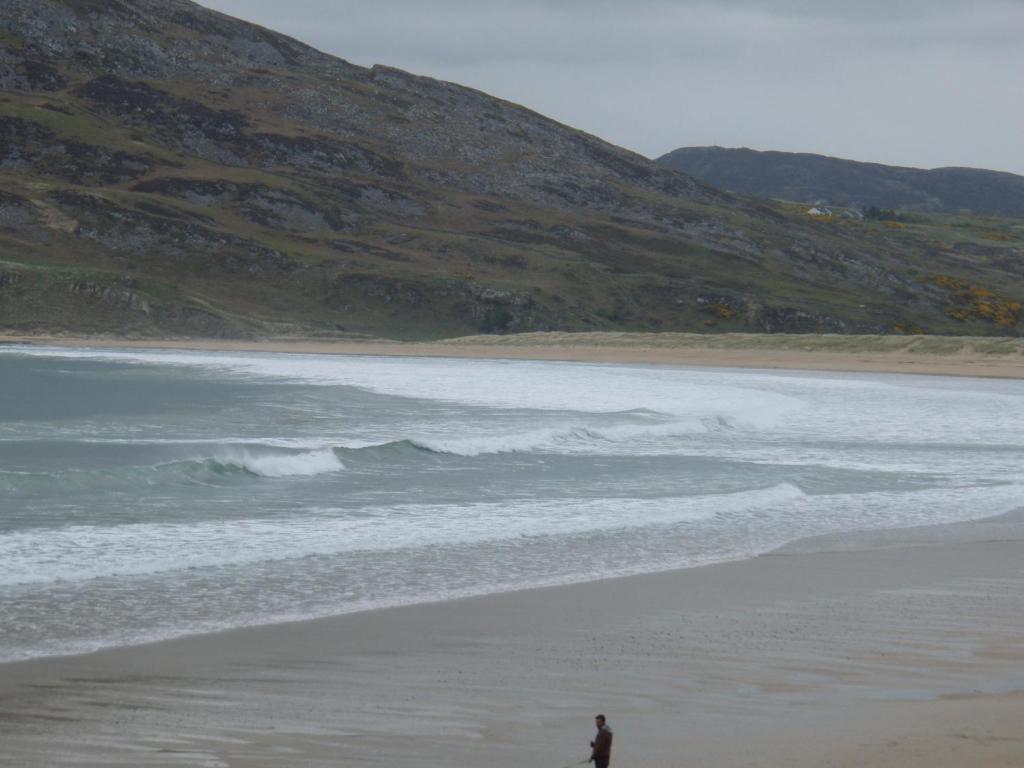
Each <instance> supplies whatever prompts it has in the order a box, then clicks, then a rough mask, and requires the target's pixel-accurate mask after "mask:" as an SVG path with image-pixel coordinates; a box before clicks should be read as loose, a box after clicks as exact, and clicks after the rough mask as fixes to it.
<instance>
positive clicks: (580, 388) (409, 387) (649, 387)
mask: <svg viewBox="0 0 1024 768" xmlns="http://www.w3.org/2000/svg"><path fill="white" fill-rule="evenodd" d="M19 352H20V353H22V354H29V355H35V356H41V357H81V358H90V359H103V360H112V361H122V362H135V363H147V364H156V365H182V366H191V367H197V368H205V369H208V370H216V371H222V372H226V373H233V374H235V375H243V376H255V377H262V378H278V379H292V380H296V381H301V382H304V383H307V384H313V385H319V386H348V387H355V388H359V389H363V390H366V391H369V392H375V393H378V394H383V395H394V396H399V397H407V398H417V399H426V400H434V401H440V402H450V403H461V404H465V405H478V406H487V407H500V408H524V409H534V410H548V411H578V412H584V413H615V412H625V411H634V410H638V409H642V410H649V411H653V412H656V413H661V414H667V415H671V416H676V417H684V418H685V419H688V420H690V421H701V420H705V419H716V418H718V419H726V420H729V421H730V422H731V423H733V424H736V425H743V426H747V427H751V428H763V427H767V426H771V425H773V424H776V423H778V421H779V420H780V419H783V418H785V417H786V416H787V415H789V414H791V413H793V412H795V411H798V410H799V409H800V408H801V407H802V405H803V404H802V403H801V401H800V400H798V399H797V398H794V397H790V396H788V395H786V394H782V393H779V392H771V391H767V390H765V389H763V388H747V387H743V386H737V385H736V384H735V383H727V382H726V381H725V380H723V378H722V377H720V376H719V377H716V379H715V380H712V381H708V380H706V379H704V380H702V378H704V377H702V375H701V373H700V372H695V371H692V370H684V369H671V368H656V367H647V366H635V365H591V364H580V363H551V362H532V361H500V360H465V359H457V360H452V359H443V358H382V357H361V356H337V355H335V356H332V355H291V354H271V353H267V354H233V353H217V352H162V351H160V352H155V351H154V352H150V351H140V350H97V349H56V348H45V347H40V348H32V349H28V350H19ZM740 378H742V377H739V376H735V377H733V379H740Z"/></svg>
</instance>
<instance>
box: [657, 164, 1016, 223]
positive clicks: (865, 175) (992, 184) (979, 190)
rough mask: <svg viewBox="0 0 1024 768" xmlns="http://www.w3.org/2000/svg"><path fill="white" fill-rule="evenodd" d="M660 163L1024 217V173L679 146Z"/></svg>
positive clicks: (779, 192)
mask: <svg viewBox="0 0 1024 768" xmlns="http://www.w3.org/2000/svg"><path fill="white" fill-rule="evenodd" d="M658 162H659V163H661V164H662V165H664V166H666V167H668V168H672V169H674V170H677V171H681V172H683V173H688V174H691V175H692V176H695V177H696V178H698V179H701V180H703V181H705V182H707V183H708V184H712V185H714V186H716V187H720V188H721V189H729V190H733V191H734V192H741V193H743V194H748V195H755V196H757V197H764V198H777V199H782V200H794V201H797V202H803V203H815V202H818V201H825V202H827V203H830V204H832V205H843V206H852V207H858V208H859V207H870V206H874V207H876V208H890V209H891V208H894V209H899V210H907V211H933V212H942V213H976V214H981V215H987V216H1012V217H1019V218H1024V176H1017V175H1015V174H1012V173H1001V172H999V171H986V170H981V169H978V168H935V169H932V170H923V169H920V168H901V167H899V166H892V165H880V164H879V163H861V162H857V161H855V160H842V159H840V158H838V157H826V156H825V155H812V154H806V153H795V152H758V151H756V150H753V149H745V148H743V149H729V148H726V147H683V148H682V149H677V150H675V151H673V152H669V153H668V154H666V155H662V156H661V157H659V158H658Z"/></svg>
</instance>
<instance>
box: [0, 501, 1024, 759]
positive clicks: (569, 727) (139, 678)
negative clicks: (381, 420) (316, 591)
mask: <svg viewBox="0 0 1024 768" xmlns="http://www.w3.org/2000/svg"><path fill="white" fill-rule="evenodd" d="M1022 555H1024V514H1022V513H1021V512H1017V513H1010V514H1008V515H1002V516H999V517H995V518H986V519H982V520H977V521H972V522H965V523H953V524H949V525H941V526H927V527H919V528H904V529H894V530H888V531H877V532H869V533H861V534H848V535H844V536H836V535H828V536H824V537H818V538H815V539H805V540H799V541H795V542H791V543H790V544H787V545H785V546H783V547H781V548H779V549H777V550H774V551H772V552H770V553H768V554H765V555H761V556H757V557H753V558H749V559H745V560H739V561H731V562H724V563H718V564H713V565H705V566H698V567H694V568H686V569H681V570H675V571H663V572H658V573H650V574H640V575H633V576H622V577H613V578H609V579H604V580H599V581H590V582H584V583H578V584H570V585H561V586H551V587H541V588H527V589H523V590H518V591H514V592H504V593H497V594H490V595H482V596H475V597H465V598H458V599H455V600H448V601H443V602H435V603H421V604H414V605H407V606H397V607H389V608H381V609H377V610H370V611H366V612H359V613H351V614H344V615H340V616H333V617H327V618H320V619H313V620H309V621H299V622H292V623H287V624H275V625H265V626H258V627H246V628H239V629H231V630H226V631H223V632H218V633H214V634H207V635H194V636H189V637H181V638H175V639H171V640H165V641H160V642H155V643H149V644H146V645H139V646H131V647H120V648H111V649H106V650H102V651H98V652H95V653H90V654H85V655H78V656H64V657H46V658H36V659H30V660H26V661H18V662H10V663H6V664H3V665H0V737H2V738H3V740H4V741H5V743H7V744H8V745H9V748H10V749H11V750H13V754H14V755H16V756H17V755H22V756H23V757H25V758H26V762H24V763H23V764H25V765H31V764H32V763H31V761H28V760H27V758H28V757H30V756H35V757H36V758H37V759H41V760H42V755H45V756H46V759H45V760H43V761H42V762H41V763H39V764H46V765H63V764H64V763H62V762H60V759H59V756H60V754H72V752H69V751H67V750H72V751H73V752H74V754H75V757H74V761H75V764H76V765H96V766H99V765H105V764H107V763H106V762H104V761H105V760H106V759H107V757H108V756H109V755H110V754H132V755H133V756H134V758H133V759H136V760H137V761H136V762H135V763H133V764H136V765H139V766H164V765H180V764H194V763H193V762H185V763H181V762H176V761H174V760H170V759H168V758H167V755H168V754H170V753H174V754H179V755H187V756H188V759H189V760H194V761H195V762H199V761H200V760H199V759H200V758H202V759H203V760H210V761H213V762H210V763H209V764H211V765H212V764H224V765H231V766H239V767H240V768H250V767H252V768H255V767H256V766H263V765H272V764H274V763H272V762H267V761H266V760H265V756H266V755H268V754H270V755H273V754H277V755H278V757H280V756H281V755H282V754H285V753H294V754H295V755H296V756H298V755H299V754H301V755H302V759H303V761H304V762H303V763H302V764H303V765H311V766H320V765H324V766H327V765H353V766H355V765H377V764H379V765H396V766H402V765H409V766H413V765H416V766H419V765H423V766H428V767H429V766H442V765H450V766H462V765H465V766H473V765H480V764H485V763H486V764H490V765H495V766H504V765H509V766H512V765H517V764H520V763H521V762H524V761H523V760H521V758H522V757H523V755H524V754H525V755H527V756H529V757H530V758H531V759H532V760H533V761H534V762H536V764H538V765H543V764H547V763H548V762H550V763H551V764H556V763H557V764H559V765H561V764H565V763H568V762H569V757H572V755H573V754H574V753H573V752H572V751H567V750H565V749H564V748H563V746H562V743H563V741H566V740H568V741H570V743H571V739H572V738H573V737H574V733H575V730H579V728H577V724H576V721H577V720H579V721H580V722H581V724H582V728H583V731H582V732H583V734H584V736H585V733H586V731H585V726H586V723H587V721H588V718H589V716H591V715H592V712H590V710H592V709H595V708H596V709H607V710H610V712H609V719H610V721H611V722H612V724H613V727H614V726H615V725H616V724H618V725H620V727H621V728H622V729H623V731H622V732H623V734H630V735H624V736H623V737H622V744H621V746H619V755H620V756H621V757H620V760H621V761H622V762H627V763H628V764H634V765H638V766H651V767H652V768H660V767H661V766H666V767H668V766H676V765H679V766H682V765H689V764H706V765H716V766H718V765H721V766H732V765H736V766H739V765H748V764H749V765H755V764H765V763H770V764H781V763H783V762H786V763H788V764H792V765H796V766H808V768H809V766H811V765H817V764H820V759H821V755H822V754H827V755H829V756H830V757H831V759H833V760H834V761H835V763H834V764H835V765H839V766H846V765H850V766H852V765H864V766H889V765H893V766H895V765H906V766H922V768H923V766H925V765H929V766H931V765H948V766H963V768H967V766H972V768H973V766H977V765H1004V764H1005V765H1007V766H1009V765H1015V764H1018V763H1014V762H1011V760H1019V759H1020V758H1022V757H1024V740H1021V739H1020V738H1019V737H1016V736H1013V737H1011V735H1010V734H1011V732H1013V733H1015V730H1014V729H1016V728H1017V727H1018V724H1017V722H1016V720H1017V718H1015V717H1014V712H1016V711H1019V703H1020V702H1021V701H1024V694H1022V693H1021V692H1022V691H1024V675H1022V674H1021V673H1020V671H1019V670H1020V662H1021V661H1024V645H1022V644H1021V642H1020V640H1019V638H1020V630H1021V629H1022V628H1024V624H1022V622H1024V620H1022V619H1021V618H1020V617H1021V616H1022V615H1024V613H1022V612H1021V611H1022V609H1024V589H1022V587H1024V574H1022V573H1021V572H1020V569H1019V566H1018V564H1019V562H1020V561H1021V560H1020V558H1021V556H1022ZM979 584H981V585H982V586H979ZM982 593H984V599H983V600H979V599H978V598H979V596H980V594H982ZM943 626H945V627H946V628H947V629H946V630H944V631H943V632H942V633H941V634H938V635H937V634H936V627H943ZM549 687H550V690H549ZM556 691H557V692H558V693H557V694H556V693H555V692H556ZM1015 707H1016V708H1015ZM321 709H322V710H323V711H321ZM596 709H595V711H596ZM612 712H614V713H615V714H614V715H612V714H611V713H612ZM683 713H685V717H682V714H683ZM947 716H951V717H953V718H954V719H955V721H956V723H957V727H958V728H959V731H958V733H959V732H964V733H970V734H973V735H972V739H975V741H974V742H971V743H967V742H961V741H958V740H957V739H958V738H959V737H956V738H953V737H949V736H948V734H945V732H944V731H943V728H946V727H947ZM410 719H411V721H412V724H411V725H410ZM126 720H127V721H128V722H130V723H132V727H130V728H128V729H124V728H123V727H122V725H123V723H124V722H125V721H126ZM392 720H393V721H392ZM509 720H511V722H512V723H514V725H515V728H514V729H513V730H512V732H511V733H509V732H506V731H505V729H504V724H505V723H506V722H508V721H509ZM681 722H686V723H688V724H692V725H695V726H697V730H696V732H694V733H689V732H688V734H687V736H686V739H685V741H686V743H687V748H688V750H689V752H688V757H687V759H686V760H680V761H678V762H677V761H676V760H675V758H674V757H673V748H674V745H675V742H676V740H677V739H678V738H679V737H678V734H677V730H678V727H679V725H680V724H681ZM271 724H273V725H271ZM894 724H898V726H899V728H898V731H899V732H898V733H894V732H892V729H893V726H894ZM766 725H768V726H770V727H766ZM1004 731H1005V733H1004ZM975 732H976V733H975ZM44 734H45V739H44ZM737 734H742V736H743V738H742V739H736V738H735V736H736V735H737ZM638 737H641V738H638ZM949 739H952V742H950V741H949ZM183 742H184V743H183ZM44 743H45V744H46V745H53V746H44ZM893 743H899V744H900V745H901V747H900V749H894V748H893V747H892V744H893ZM951 744H952V745H953V746H957V745H959V752H958V753H957V756H956V759H955V760H943V756H944V755H945V756H946V757H948V756H949V755H947V754H946V753H947V752H949V747H950V745H951ZM73 745H74V746H73ZM865 745H869V746H870V748H871V750H875V751H877V755H876V757H875V759H865V754H866V753H865V749H864V747H865ZM911 746H912V747H913V750H915V751H916V752H915V754H917V753H920V754H919V755H918V756H917V757H915V756H914V755H908V753H907V750H909V749H911ZM62 748H63V749H64V750H65V752H64V753H62V752H60V750H61V749H62ZM111 749H114V750H115V751H114V753H111V752H110V750H111ZM1007 749H1010V750H1011V753H1010V757H1008V758H1007V761H1006V762H1005V763H1004V762H998V761H994V762H993V761H987V760H988V758H987V757H986V755H988V754H989V753H990V752H995V753H1000V754H1001V752H1000V750H1003V751H1005V750H1007ZM19 750H20V751H19ZM39 750H43V751H42V752H39ZM755 753H756V754H759V755H761V756H762V760H759V761H751V762H745V761H744V760H745V759H748V758H749V755H753V754H755ZM894 754H898V755H899V756H900V759H899V760H895V759H893V760H891V761H890V758H892V756H893V755H894ZM744 755H748V757H747V758H745V757H744ZM563 756H564V759H563ZM690 756H694V757H696V758H700V759H697V760H696V762H695V763H694V762H691V759H690ZM844 756H846V757H844ZM559 760H561V762H559ZM217 761H220V762H217ZM481 761H483V762H481ZM887 761H888V762H887ZM525 762H530V761H529V760H526V761H525Z"/></svg>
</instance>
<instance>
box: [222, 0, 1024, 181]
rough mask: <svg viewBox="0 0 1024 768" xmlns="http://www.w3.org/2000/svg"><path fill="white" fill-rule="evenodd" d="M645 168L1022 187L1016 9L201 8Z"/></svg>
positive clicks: (623, 2) (468, 2)
mask: <svg viewBox="0 0 1024 768" xmlns="http://www.w3.org/2000/svg"><path fill="white" fill-rule="evenodd" d="M203 4H204V5H207V6H209V7H211V8H216V9H217V10H220V11H224V12H225V13H229V14H231V15H233V16H239V17H241V18H244V19H248V20H250V21H254V22H257V23H259V24H262V25H263V26H266V27H270V28H273V29H276V30H279V31H281V32H285V33H287V34H289V35H292V36H293V37H297V38H299V39H300V40H302V41H304V42H307V43H309V44H311V45H314V46H316V47H317V48H320V49H321V50H324V51H327V52H329V53H333V54H335V55H337V56H340V57H342V58H344V59H347V60H348V61H351V62H353V63H355V64H363V65H370V64H375V63H379V64H388V65H391V66H396V67H400V68H402V69H406V70H409V71H411V72H416V73H418V74H423V75H430V76H432V77H438V78H441V79H444V80H451V81H454V82H458V83H462V84H464V85H469V86H472V87H474V88H479V89H481V90H484V91H487V92H488V93H491V94H494V95H496V96H500V97H502V98H505V99H509V100H511V101H515V102H518V103H520V104H524V105H526V106H528V107H530V108H532V109H535V110H537V111H539V112H542V113H544V114H546V115H548V116H550V117H553V118H556V119H558V120H561V121H563V122H565V123H569V124H571V125H573V126H575V127H578V128H581V129H583V130H585V131H588V132H590V133H594V134H597V135H598V136H600V137H602V138H604V139H607V140H609V141H612V142H614V143H616V144H620V145H622V146H624V147H628V148H629V149H633V150H636V151H637V152H640V153H642V154H644V155H647V156H649V157H656V156H658V155H660V154H663V153H664V152H667V151H669V150H671V149H675V148H676V147H682V146H692V145H706V144H719V145H722V146H730V147H732V146H746V147H752V148H754V149H780V150H789V151H804V152H820V153H824V154H830V155H837V156H839V157H848V158H853V159H856V160H871V161H876V162H883V163H892V164H898V165H913V166H919V167H926V168H930V167H936V166H943V165H969V166H976V167H984V168H994V169H997V170H1006V171H1013V172H1015V173H1022V174H1024V0H847V1H846V2H838V1H835V0H819V1H818V2H798V1H797V0H718V1H717V2H711V1H710V0H707V1H702V0H552V1H549V2H543V0H506V2H491V1H490V0H288V1H287V2H283V1H282V0H203Z"/></svg>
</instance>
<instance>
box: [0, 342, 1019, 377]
mask: <svg viewBox="0 0 1024 768" xmlns="http://www.w3.org/2000/svg"><path fill="white" fill-rule="evenodd" d="M0 344H36V345H54V346H69V347H112V348H144V349H193V350H207V351H229V352H291V353H302V354H339V355H385V356H402V357H410V356H411V357H459V358H491V359H508V360H565V361H575V362H592V363H649V364H665V365H694V366H705V367H730V368H736V367H739V368H760V369H790V370H818V371H848V372H865V373H912V374H922V375H942V376H977V377H992V378H1015V379H1019V378H1024V340H1022V339H1014V338H970V337H945V338H944V337H906V336H860V337H858V336H823V335H807V336H792V335H790V336H786V335H781V334H777V335H770V336H769V335H764V334H761V335H756V334H722V335H718V336H700V335H695V334H682V333H665V334H624V333H577V334H569V333H531V334H519V335H510V336H491V337H483V336H471V337H465V338H457V339H446V340H442V341H436V342H395V341H387V340H365V341H362V340H357V341H346V340H317V339H267V340H262V341H240V340H230V339H124V338H115V337H71V336H26V335H6V336H5V335H0Z"/></svg>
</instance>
